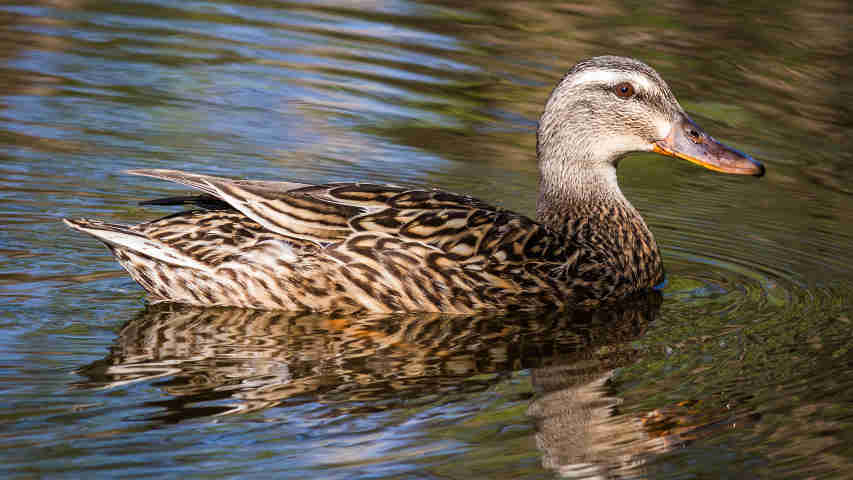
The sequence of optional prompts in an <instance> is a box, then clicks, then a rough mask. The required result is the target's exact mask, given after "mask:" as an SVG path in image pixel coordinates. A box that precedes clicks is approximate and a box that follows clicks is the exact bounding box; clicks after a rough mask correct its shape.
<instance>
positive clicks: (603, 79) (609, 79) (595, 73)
mask: <svg viewBox="0 0 853 480" xmlns="http://www.w3.org/2000/svg"><path fill="white" fill-rule="evenodd" d="M626 76H628V77H630V79H631V82H633V83H634V84H635V85H638V86H639V87H640V88H642V89H643V90H645V91H650V90H652V85H651V83H650V82H649V80H648V79H647V78H646V77H645V76H643V75H637V74H634V73H631V72H617V71H613V70H589V71H587V72H581V73H580V74H577V75H575V76H574V77H573V78H572V82H571V84H570V85H571V86H575V85H580V84H581V83H606V84H614V83H616V80H622V79H624V78H625V77H626Z"/></svg>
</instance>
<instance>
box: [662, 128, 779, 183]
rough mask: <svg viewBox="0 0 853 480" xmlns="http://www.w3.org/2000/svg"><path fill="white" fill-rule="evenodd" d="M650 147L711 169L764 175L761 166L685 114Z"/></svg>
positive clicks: (762, 166) (757, 175)
mask: <svg viewBox="0 0 853 480" xmlns="http://www.w3.org/2000/svg"><path fill="white" fill-rule="evenodd" d="M653 150H654V151H655V152H657V153H660V154H662V155H668V156H670V157H676V158H680V159H682V160H687V161H688V162H692V163H695V164H697V165H701V166H703V167H705V168H707V169H709V170H713V171H715V172H723V173H734V174H738V175H754V176H756V177H760V176H762V175H764V165H762V164H761V163H759V162H757V161H756V160H754V159H753V158H752V157H750V156H749V155H747V154H745V153H743V152H741V151H739V150H736V149H734V148H732V147H729V146H727V145H723V144H722V143H720V142H718V141H716V140H715V139H714V138H713V137H711V136H710V135H708V134H707V133H705V132H704V131H703V130H702V129H701V128H699V126H697V125H696V124H695V123H693V121H692V120H690V119H689V118H687V117H686V116H682V117H681V119H679V120H678V121H676V122H675V124H674V125H673V127H672V130H671V131H670V132H669V135H667V137H666V138H664V139H663V140H658V141H657V142H655V143H654V146H653Z"/></svg>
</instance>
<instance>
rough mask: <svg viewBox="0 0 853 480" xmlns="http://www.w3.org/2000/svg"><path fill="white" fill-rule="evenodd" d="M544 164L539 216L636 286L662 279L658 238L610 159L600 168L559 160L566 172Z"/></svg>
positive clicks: (538, 208)
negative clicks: (626, 192) (618, 178)
mask: <svg viewBox="0 0 853 480" xmlns="http://www.w3.org/2000/svg"><path fill="white" fill-rule="evenodd" d="M553 165H554V164H551V165H548V164H545V163H544V162H541V163H540V169H541V170H542V171H541V172H540V180H539V200H538V202H537V207H536V216H537V220H538V221H539V222H540V223H543V224H545V225H547V226H548V227H550V228H551V229H552V230H554V231H556V232H560V233H562V234H563V235H564V236H565V237H566V241H568V242H573V243H576V244H581V245H584V246H585V247H587V248H591V249H593V250H594V252H592V253H595V254H600V255H596V256H597V257H599V258H603V259H606V262H607V263H608V264H609V265H610V266H611V267H612V268H616V269H619V271H620V272H623V273H624V274H625V275H626V277H627V279H628V280H629V281H630V282H631V283H633V284H634V286H635V287H636V288H637V289H645V288H649V287H652V286H654V285H657V284H658V283H660V282H661V281H663V265H662V262H661V258H660V253H659V251H658V247H657V243H655V239H654V236H653V235H652V232H651V231H650V230H649V228H648V227H647V226H646V223H645V222H644V221H643V218H642V217H641V216H640V214H639V212H638V211H637V210H636V209H635V208H634V207H633V206H632V205H631V203H630V202H628V200H627V199H626V198H625V196H624V195H623V194H622V191H621V190H620V189H619V185H618V184H617V182H616V168H615V167H614V166H613V164H611V163H606V164H601V166H600V167H598V168H597V169H590V168H580V167H577V166H576V167H573V165H583V164H580V163H579V162H560V163H559V164H558V165H559V167H560V169H561V171H559V172H557V171H548V170H546V168H547V167H549V166H553Z"/></svg>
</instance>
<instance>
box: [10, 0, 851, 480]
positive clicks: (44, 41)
mask: <svg viewBox="0 0 853 480" xmlns="http://www.w3.org/2000/svg"><path fill="white" fill-rule="evenodd" d="M243 3H246V4H243ZM851 23H853V18H851V10H850V8H849V5H848V4H847V2H846V1H845V0H837V1H836V0H819V1H817V2H807V3H803V2H785V1H782V2H779V1H775V2H767V1H764V2H757V3H754V2H753V3H750V4H748V5H744V6H732V5H729V4H728V2H694V1H687V0H677V1H673V2H661V1H655V0H652V1H651V2H643V3H641V2H619V1H610V0H604V1H602V2H596V4H595V6H591V5H590V4H587V3H585V2H579V3H572V2H569V3H550V2H526V1H522V2H505V3H495V2H468V3H467V6H465V7H463V6H460V5H456V4H454V3H451V2H442V1H435V2H408V1H402V0H400V1H391V2H371V1H362V2H336V1H334V0H331V1H306V2H298V1H297V2H276V1H270V0H265V1H258V2H250V3H248V2H236V1H234V2H229V1H227V0H222V1H187V2H171V1H155V0H140V1H121V2H117V1H106V0H85V1H84V0H46V1H43V2H32V1H31V2H14V1H11V2H7V1H3V2H0V35H1V36H2V37H0V196H2V200H3V202H2V208H0V223H2V225H3V226H2V228H0V365H2V369H0V459H2V462H0V474H2V476H3V477H4V478H38V477H46V478H63V477H67V478H93V477H98V476H104V477H117V478H124V477H127V478H130V477H132V478H145V477H149V478H175V477H181V478H229V477H237V478H269V477H279V478H341V479H352V478H395V479H403V478H442V479H448V478H462V479H469V478H497V479H500V478H513V479H517V478H553V477H560V476H566V477H573V478H587V477H588V478H756V477H765V478H844V477H846V478H853V352H851V351H850V349H851V340H853V334H851V331H853V308H852V307H851V293H853V262H851V251H853V196H851V195H853V169H851V168H850V167H851V165H852V164H853V153H851V152H853V143H851V138H853V118H852V117H851V106H853V87H851V85H853V78H851V69H850V67H849V66H850V64H851V62H853V58H851V50H850V45H851V43H850V35H851V33H850V27H849V26H850V24H851ZM598 54H618V55H627V56H634V57H637V58H640V59H643V60H644V61H646V62H648V63H650V64H651V65H652V66H654V67H655V68H656V69H657V70H658V71H659V72H660V73H661V74H662V76H663V77H664V78H665V79H666V80H667V81H668V82H669V84H670V86H671V87H672V88H673V90H674V92H675V93H676V95H677V96H678V97H679V99H680V101H681V103H682V105H684V107H685V108H686V109H687V110H688V111H689V112H690V113H691V115H692V116H693V117H694V118H695V119H696V120H697V121H698V122H699V123H700V124H702V125H703V126H704V127H705V128H706V130H708V131H709V132H710V133H711V134H712V135H714V136H715V137H717V138H719V139H721V140H723V141H725V142H727V143H729V144H731V145H733V146H736V147H737V148H739V149H741V150H744V151H747V152H749V153H751V154H753V155H754V156H755V157H756V158H757V159H759V160H761V161H762V162H764V163H765V165H766V166H767V172H768V173H767V175H766V176H765V177H764V178H762V179H755V178H744V177H734V176H726V175H718V174H715V173H713V172H710V171H707V170H703V169H700V168H698V167H695V166H693V165H690V164H688V163H686V162H678V161H675V160H673V159H669V158H664V157H659V156H654V155H634V156H631V157H630V158H628V159H626V160H625V161H623V162H622V164H621V165H620V171H619V175H620V183H621V185H622V187H623V190H624V191H625V193H626V196H627V197H628V198H629V199H630V200H631V201H632V202H633V203H634V205H635V206H636V207H637V208H638V209H639V210H640V211H641V212H642V213H643V215H644V217H645V219H646V221H647V222H648V224H649V226H650V227H651V229H652V230H653V231H654V233H655V235H656V238H657V240H658V243H659V244H660V245H661V247H662V251H663V255H664V259H665V263H666V265H667V270H668V273H669V284H668V286H667V287H666V289H665V290H664V291H663V292H662V296H661V297H654V298H650V299H647V300H645V301H643V302H638V303H636V304H630V305H623V306H619V308H613V309H609V310H602V311H596V312H578V313H566V314H562V315H556V314H549V315H512V316H503V317H496V316H491V317H490V316H486V315H483V316H475V317H453V316H441V315H391V316H375V315H374V316H370V315H362V316H357V317H341V316H336V317H332V316H322V315H308V314H293V313H281V312H279V313H272V312H266V313H264V312H250V311H240V310H229V309H207V310H204V309H190V308H186V307H180V306H174V305H173V306H169V305H166V306H147V305H146V303H145V300H144V296H143V292H142V290H141V288H140V287H138V286H137V285H136V284H135V283H134V282H133V281H132V280H131V279H130V278H129V277H128V276H127V275H126V274H125V273H124V272H123V271H122V270H121V269H120V268H119V267H118V265H117V264H116V263H115V262H114V261H113V260H112V257H111V256H110V255H109V253H108V251H107V250H106V249H105V248H104V247H103V246H102V245H101V244H99V243H98V242H97V241H95V240H94V239H91V238H87V237H85V236H83V235H80V234H77V233H76V232H72V231H70V230H68V229H67V228H65V227H64V226H63V225H62V224H61V223H60V222H59V219H60V218H61V217H66V216H70V217H78V216H84V217H94V218H103V219H109V220H112V221H116V222H119V223H134V222H139V221H142V220H145V219H151V218H154V217H155V216H156V215H159V214H161V213H162V212H160V211H156V210H152V209H151V208H150V207H140V206H138V205H137V202H138V201H139V200H144V199H150V198H154V197H156V196H158V195H173V194H178V192H182V191H183V190H181V189H180V187H178V186H175V185H170V184H167V183H163V182H156V181H153V180H148V179H142V178H138V177H131V176H126V175H122V174H120V171H121V170H123V169H126V168H179V169H185V170H191V171H196V172H201V173H211V174H217V175H224V176H235V177H247V178H259V179H291V180H302V181H307V182H325V181H340V180H358V179H362V180H363V179H370V180H373V181H381V182H390V183H397V184H407V185H417V186H421V185H429V186H437V187H441V188H444V189H448V190H451V191H457V192H466V193H471V194H473V195H475V196H478V197H480V198H482V199H484V200H487V201H489V202H492V203H496V204H499V205H501V206H504V207H507V208H510V209H513V210H516V211H520V212H523V213H527V214H530V215H532V214H533V211H534V203H535V193H534V192H535V190H536V186H537V178H536V175H537V173H536V166H535V138H534V131H535V125H536V121H537V118H538V116H539V114H540V113H541V109H542V106H543V105H544V102H545V99H546V98H547V96H548V95H549V93H550V91H551V89H552V88H553V86H554V84H555V83H556V82H557V81H558V80H559V79H560V78H561V76H562V75H563V74H564V73H565V71H566V70H567V69H568V68H569V67H570V66H571V65H572V64H574V63H575V62H576V61H577V60H579V59H581V58H584V57H588V56H592V55H598Z"/></svg>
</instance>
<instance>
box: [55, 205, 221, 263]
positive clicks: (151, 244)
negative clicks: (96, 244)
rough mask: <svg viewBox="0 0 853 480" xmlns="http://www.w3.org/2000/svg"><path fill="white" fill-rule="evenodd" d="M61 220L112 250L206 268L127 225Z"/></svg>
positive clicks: (80, 219) (96, 221)
mask: <svg viewBox="0 0 853 480" xmlns="http://www.w3.org/2000/svg"><path fill="white" fill-rule="evenodd" d="M62 221H63V222H64V223H65V224H66V225H68V226H69V227H71V228H73V229H74V230H77V231H80V232H85V233H88V234H89V235H92V236H93V237H95V238H97V239H98V240H100V241H101V242H103V243H104V244H105V245H106V246H107V247H109V248H110V250H112V251H113V253H117V251H123V252H128V253H132V254H135V255H141V256H144V257H148V258H150V259H152V260H155V261H159V262H163V263H168V264H170V265H175V266H180V267H186V268H193V269H196V270H204V271H208V270H210V266H209V265H207V264H205V263H202V262H199V261H198V260H196V259H194V258H192V257H190V256H189V255H187V254H186V253H184V252H182V251H180V250H178V249H176V248H174V247H171V246H169V245H167V244H165V243H163V242H161V241H159V240H156V239H153V238H150V237H148V236H147V235H145V234H144V233H142V232H140V231H138V230H136V229H134V228H133V227H131V226H127V225H119V224H116V223H107V222H102V221H100V220H91V219H88V218H75V219H70V218H63V219H62Z"/></svg>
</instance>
